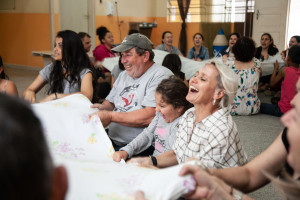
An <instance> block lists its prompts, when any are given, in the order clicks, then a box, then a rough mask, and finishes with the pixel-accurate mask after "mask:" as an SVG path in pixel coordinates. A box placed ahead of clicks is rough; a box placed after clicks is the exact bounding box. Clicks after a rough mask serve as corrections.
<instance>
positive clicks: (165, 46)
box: [156, 31, 182, 56]
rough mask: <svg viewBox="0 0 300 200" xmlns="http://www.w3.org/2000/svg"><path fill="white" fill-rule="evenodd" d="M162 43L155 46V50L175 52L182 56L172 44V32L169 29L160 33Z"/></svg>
mask: <svg viewBox="0 0 300 200" xmlns="http://www.w3.org/2000/svg"><path fill="white" fill-rule="evenodd" d="M161 43H162V44H160V45H158V46H157V47H156V49H157V50H162V51H166V52H169V53H175V54H177V55H179V56H182V53H181V52H180V50H179V49H178V48H177V47H174V46H173V44H172V43H173V34H172V33H171V32H170V31H165V32H163V34H162V41H161Z"/></svg>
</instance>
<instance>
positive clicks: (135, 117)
mask: <svg viewBox="0 0 300 200" xmlns="http://www.w3.org/2000/svg"><path fill="white" fill-rule="evenodd" d="M154 116H155V108H153V107H146V108H142V109H139V110H134V111H131V112H112V122H116V123H119V124H121V125H123V126H130V127H145V126H148V125H149V124H150V122H151V121H152V119H153V117H154Z"/></svg>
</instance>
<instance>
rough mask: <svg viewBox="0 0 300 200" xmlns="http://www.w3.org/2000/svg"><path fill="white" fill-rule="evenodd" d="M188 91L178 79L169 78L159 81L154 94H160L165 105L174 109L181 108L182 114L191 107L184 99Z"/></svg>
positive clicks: (174, 77)
mask: <svg viewBox="0 0 300 200" xmlns="http://www.w3.org/2000/svg"><path fill="white" fill-rule="evenodd" d="M188 91H189V88H188V87H187V86H186V85H185V83H184V82H183V81H182V80H181V79H180V78H178V77H176V76H170V77H169V78H167V79H164V80H162V81H161V83H160V84H159V85H158V86H157V88H156V91H155V92H157V93H159V94H161V96H162V99H163V100H164V101H165V102H166V103H167V104H171V105H172V106H173V107H174V108H178V107H181V106H183V107H184V109H183V112H182V114H183V113H184V112H185V111H186V110H187V109H189V108H191V107H192V104H191V103H190V102H188V101H187V100H186V98H185V97H186V95H187V94H188Z"/></svg>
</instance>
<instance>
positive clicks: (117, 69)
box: [111, 64, 124, 81]
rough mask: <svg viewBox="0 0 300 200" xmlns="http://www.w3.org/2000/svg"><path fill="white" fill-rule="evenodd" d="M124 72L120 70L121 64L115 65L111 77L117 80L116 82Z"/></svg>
mask: <svg viewBox="0 0 300 200" xmlns="http://www.w3.org/2000/svg"><path fill="white" fill-rule="evenodd" d="M122 71H124V70H121V69H120V67H119V64H117V65H115V66H114V68H113V70H111V75H112V76H113V77H114V78H115V81H116V80H117V78H118V76H119V75H120V73H121V72H122Z"/></svg>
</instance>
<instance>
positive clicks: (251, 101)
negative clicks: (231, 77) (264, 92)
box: [225, 58, 261, 115]
mask: <svg viewBox="0 0 300 200" xmlns="http://www.w3.org/2000/svg"><path fill="white" fill-rule="evenodd" d="M253 61H254V66H253V67H251V68H248V69H241V70H239V69H236V68H235V63H234V60H233V58H228V60H227V62H226V63H225V64H226V65H227V66H228V67H229V68H230V69H232V70H233V71H234V72H235V74H236V75H237V78H238V82H239V85H238V90H237V93H236V95H235V98H234V102H233V104H232V105H231V112H230V113H231V115H252V114H257V113H258V112H259V108H260V100H259V98H258V96H257V90H258V82H259V76H260V71H261V67H260V61H259V60H258V59H256V58H253Z"/></svg>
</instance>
